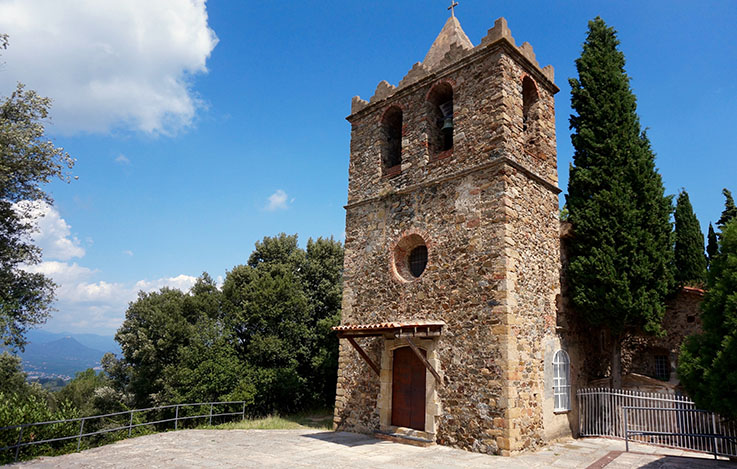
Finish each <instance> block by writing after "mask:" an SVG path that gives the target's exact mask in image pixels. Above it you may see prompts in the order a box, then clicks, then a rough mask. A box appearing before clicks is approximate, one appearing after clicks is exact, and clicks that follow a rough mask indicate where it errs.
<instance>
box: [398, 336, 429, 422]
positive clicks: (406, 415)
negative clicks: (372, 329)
mask: <svg viewBox="0 0 737 469" xmlns="http://www.w3.org/2000/svg"><path fill="white" fill-rule="evenodd" d="M420 352H421V353H422V355H423V356H426V353H425V351H424V350H422V349H420ZM393 361H394V364H393V367H392V425H395V426H397V427H407V428H413V429H415V430H421V431H424V430H425V365H424V364H423V363H422V362H421V361H420V359H419V358H418V357H417V355H415V353H414V352H413V351H412V349H411V348H409V347H402V348H398V349H396V350H395V351H394V360H393Z"/></svg>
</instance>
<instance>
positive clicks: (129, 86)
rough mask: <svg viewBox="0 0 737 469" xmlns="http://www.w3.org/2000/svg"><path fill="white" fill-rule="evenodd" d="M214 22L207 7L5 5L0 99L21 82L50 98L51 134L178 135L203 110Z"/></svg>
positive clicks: (179, 3)
mask: <svg viewBox="0 0 737 469" xmlns="http://www.w3.org/2000/svg"><path fill="white" fill-rule="evenodd" d="M207 20H208V18H207V10H206V6H205V0H156V1H150V0H125V1H114V0H108V1H101V0H67V1H63V2H60V1H58V0H5V1H3V2H2V3H0V31H2V32H4V33H8V34H9V35H10V46H9V47H8V49H7V50H6V51H3V61H4V62H5V65H4V69H3V73H1V74H0V92H2V93H9V92H10V91H11V90H12V89H13V88H14V87H15V83H16V82H18V81H21V82H23V83H25V84H27V85H28V87H29V88H31V89H35V90H36V91H38V92H39V93H40V94H41V95H43V96H49V97H51V98H52V99H53V100H54V104H53V107H52V117H53V120H52V124H53V125H52V126H51V127H50V130H51V131H52V132H59V133H63V134H72V133H79V132H108V131H111V130H115V129H121V128H122V129H126V130H127V129H132V130H137V131H142V132H146V133H153V134H160V133H161V134H173V133H176V132H177V131H178V130H180V129H182V128H185V127H187V126H189V125H191V124H192V122H193V119H194V117H195V114H196V111H197V110H198V108H201V107H202V105H203V104H202V102H201V100H200V99H199V98H198V97H197V95H196V93H195V92H194V90H193V89H192V76H193V75H195V74H198V73H206V72H207V66H206V62H207V59H208V58H209V57H210V53H211V52H212V50H213V49H214V47H215V45H216V44H217V42H218V39H217V37H216V36H215V32H214V31H213V30H212V29H210V28H209V26H208V24H207Z"/></svg>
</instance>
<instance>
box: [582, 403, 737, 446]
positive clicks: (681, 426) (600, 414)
mask: <svg viewBox="0 0 737 469" xmlns="http://www.w3.org/2000/svg"><path fill="white" fill-rule="evenodd" d="M576 397H577V401H578V421H579V435H580V436H609V437H615V438H623V439H624V440H625V446H626V447H627V448H628V449H629V442H630V441H636V442H638V443H646V444H655V445H660V446H668V447H673V448H680V449H687V450H692V451H701V452H706V453H712V454H715V455H721V456H728V457H735V456H737V423H735V422H730V421H727V420H726V419H724V418H722V417H720V416H719V415H718V414H715V413H713V412H709V411H706V410H702V409H697V408H696V405H695V404H694V402H693V401H692V400H691V399H689V398H688V397H686V396H681V395H672V394H664V393H654V392H643V391H634V390H624V389H606V388H585V389H580V390H579V391H578V392H577V393H576Z"/></svg>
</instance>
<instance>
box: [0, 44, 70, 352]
mask: <svg viewBox="0 0 737 469" xmlns="http://www.w3.org/2000/svg"><path fill="white" fill-rule="evenodd" d="M7 46H8V36H7V35H6V34H0V50H3V49H6V48H7ZM50 106H51V100H50V99H49V98H43V97H41V96H39V95H38V94H36V92H35V91H32V90H26V89H25V87H24V86H23V85H22V84H20V83H19V84H18V86H17V88H16V89H15V91H13V93H12V94H11V95H10V96H8V97H6V98H0V345H9V346H11V347H13V348H17V349H20V350H22V349H23V347H24V345H25V344H26V340H25V333H26V331H27V330H28V329H29V328H30V327H33V326H36V325H38V324H42V323H44V322H45V321H46V319H47V318H48V316H49V314H50V311H51V302H52V300H53V298H54V284H53V283H52V282H51V280H49V279H48V278H47V277H44V276H43V275H42V274H39V273H30V272H27V271H25V270H23V269H22V266H23V265H31V264H36V263H38V262H40V260H41V259H40V250H39V249H38V248H37V247H36V246H34V245H33V244H31V243H30V242H28V239H29V234H30V232H31V230H32V229H33V226H32V223H31V221H30V219H31V208H32V205H31V204H29V203H22V204H19V203H18V202H21V201H24V202H27V201H35V200H43V201H46V202H48V203H51V197H50V196H49V194H47V193H46V192H44V191H43V190H42V189H41V185H42V184H44V183H47V182H49V181H50V180H51V179H54V178H60V179H62V180H68V179H69V175H68V173H67V172H66V171H67V170H69V169H71V168H72V166H73V165H74V160H73V159H72V158H71V157H70V156H69V155H68V154H67V153H66V152H64V149H63V148H59V147H56V146H54V144H53V143H52V142H51V141H50V140H49V139H48V138H47V137H46V136H45V135H44V125H43V120H44V119H46V118H47V117H48V113H49V108H50Z"/></svg>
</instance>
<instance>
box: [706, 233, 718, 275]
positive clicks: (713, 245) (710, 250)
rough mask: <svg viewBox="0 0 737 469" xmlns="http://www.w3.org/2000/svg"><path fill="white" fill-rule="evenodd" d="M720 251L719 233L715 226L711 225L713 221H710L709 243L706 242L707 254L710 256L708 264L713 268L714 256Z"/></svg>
mask: <svg viewBox="0 0 737 469" xmlns="http://www.w3.org/2000/svg"><path fill="white" fill-rule="evenodd" d="M718 252H719V243H718V241H717V234H716V232H715V231H714V227H713V226H711V223H709V234H708V235H707V244H706V254H707V256H708V258H707V264H708V265H709V267H710V268H711V262H712V261H713V260H714V257H715V256H716V255H717V253H718Z"/></svg>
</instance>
